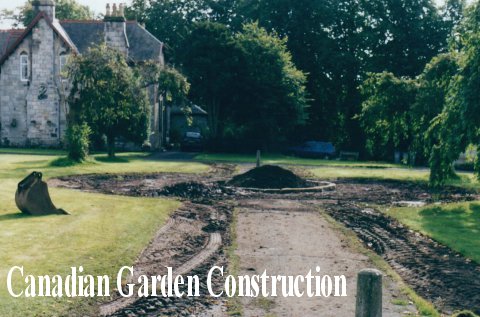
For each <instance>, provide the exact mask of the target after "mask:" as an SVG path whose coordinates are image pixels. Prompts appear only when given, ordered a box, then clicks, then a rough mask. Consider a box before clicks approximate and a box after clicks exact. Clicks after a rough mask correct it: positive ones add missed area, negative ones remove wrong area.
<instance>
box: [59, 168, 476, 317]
mask: <svg viewBox="0 0 480 317" xmlns="http://www.w3.org/2000/svg"><path fill="white" fill-rule="evenodd" d="M233 170H234V169H233V168H232V166H228V167H222V166H220V168H219V167H218V166H217V167H215V168H214V172H213V173H210V174H208V175H200V176H199V175H188V174H174V173H173V174H168V173H166V174H152V175H141V174H138V175H134V174H132V175H123V176H118V175H84V176H75V177H70V178H69V177H63V178H61V179H57V180H54V181H53V183H54V185H56V186H59V187H68V188H77V189H81V190H89V191H97V192H103V193H109V194H120V195H130V196H149V197H157V196H176V197H181V198H183V199H184V200H186V201H190V202H191V203H189V204H190V205H188V206H187V207H185V208H183V209H182V214H181V216H180V217H181V218H193V219H194V218H198V219H200V221H201V224H200V225H201V231H202V232H203V233H202V234H201V235H204V236H207V237H208V234H211V233H212V232H220V234H221V236H222V243H223V245H228V244H229V241H230V237H229V230H227V228H228V224H229V223H230V220H231V213H232V210H233V208H234V201H235V200H241V199H251V198H256V199H268V198H275V197H282V198H283V199H293V200H301V201H303V202H304V203H306V204H310V205H312V206H315V207H319V208H321V209H323V210H324V211H325V212H326V213H327V214H328V215H330V216H331V217H332V218H334V219H335V220H337V221H339V222H341V223H342V224H344V225H345V226H346V227H348V228H350V229H351V230H352V231H354V232H355V233H356V234H357V236H358V237H359V238H360V239H361V240H362V241H363V243H364V244H365V246H366V247H368V248H370V249H372V250H373V251H375V252H376V253H377V254H379V255H380V256H382V257H383V258H384V259H385V260H386V261H387V262H388V263H389V264H390V266H391V267H392V268H393V269H394V270H395V271H396V272H397V273H398V274H399V275H400V276H401V277H402V279H403V280H404V281H405V282H406V283H407V284H408V285H409V286H410V287H412V288H413V289H414V290H415V291H416V292H417V293H418V294H419V295H421V296H422V297H424V298H425V299H427V300H429V301H431V302H433V303H434V304H435V306H436V307H437V308H438V309H439V310H440V311H442V312H443V313H447V314H449V313H451V312H453V311H455V310H460V309H470V310H472V311H474V312H476V313H480V279H479V278H478V276H480V265H479V264H478V263H475V262H473V261H471V260H470V259H467V258H465V257H464V256H462V255H461V254H459V253H457V252H455V251H453V250H451V249H450V248H448V247H446V246H444V245H442V244H440V243H438V242H436V241H434V240H432V239H431V238H429V237H426V236H424V235H422V234H420V233H418V232H414V231H412V230H409V229H408V228H406V227H404V226H403V225H402V224H400V223H399V222H398V221H396V220H395V219H393V218H391V217H389V216H387V215H385V214H383V213H381V212H379V211H378V209H377V207H379V206H393V205H395V204H396V203H398V202H405V201H407V202H422V203H432V202H434V201H435V202H442V203H443V202H456V201H472V200H478V199H479V196H478V195H477V194H476V193H474V192H470V191H467V190H463V189H458V188H453V187H452V188H446V189H444V190H442V191H440V192H432V191H430V190H429V189H428V188H427V187H425V186H422V185H420V184H417V183H409V182H398V181H395V182H393V181H370V180H363V181H359V180H354V179H343V180H338V181H336V185H337V186H336V190H335V191H328V192H316V193H301V192H299V193H288V194H271V193H262V192H252V191H248V190H245V189H232V188H230V187H226V186H225V181H226V180H227V176H230V174H231V173H232V172H233ZM227 202H230V203H227ZM195 206H197V207H195ZM187 209H188V211H187ZM202 210H203V211H202ZM205 210H209V211H208V212H205ZM199 215H201V216H199ZM219 215H221V216H220V217H219ZM174 217H178V216H175V215H174ZM199 239H200V238H199ZM200 240H201V239H200ZM200 240H199V241H200ZM202 243H204V241H203V242H202ZM177 244H178V241H177ZM199 244H201V243H200V242H199ZM178 246H179V248H180V244H178ZM196 247H197V248H200V249H201V247H199V246H196ZM194 248H195V245H193V246H192V250H190V251H188V250H187V251H188V252H190V253H188V252H187V253H188V254H187V255H183V256H182V252H181V251H179V255H177V259H179V260H178V261H173V262H172V263H180V262H182V261H186V260H188V258H189V257H190V258H192V257H194V255H193V254H194V253H195V251H194V250H193V249H194ZM147 249H148V248H147ZM187 249H188V248H187ZM167 259H168V257H167ZM164 262H165V258H162V266H164V265H165V266H166V264H164ZM167 262H168V261H167ZM139 263H141V261H139ZM219 263H223V264H225V265H226V263H227V260H226V258H225V255H224V250H223V248H219V249H218V250H217V251H216V252H214V253H213V254H212V255H211V256H210V257H209V258H208V259H205V260H204V261H203V262H202V263H197V264H198V265H197V266H196V267H195V268H193V269H192V271H191V273H193V274H198V275H199V276H201V275H202V274H203V275H204V274H206V272H207V271H208V268H209V267H210V266H211V265H213V264H215V265H218V264H219ZM201 287H202V290H201V292H202V293H203V294H205V293H206V291H205V289H204V288H205V285H202V286H201ZM220 301H221V300H220ZM215 305H219V302H218V301H212V299H210V298H209V297H208V296H202V297H199V298H193V299H192V298H180V299H171V298H159V297H155V298H146V299H144V298H142V299H139V300H137V301H135V302H133V303H130V304H129V305H127V306H125V307H121V308H120V309H118V310H116V311H115V312H113V313H112V315H114V316H156V315H158V313H161V314H162V315H170V316H185V315H191V314H193V313H195V314H197V315H198V314H199V313H201V312H205V311H207V310H209V309H211V307H212V306H215Z"/></svg>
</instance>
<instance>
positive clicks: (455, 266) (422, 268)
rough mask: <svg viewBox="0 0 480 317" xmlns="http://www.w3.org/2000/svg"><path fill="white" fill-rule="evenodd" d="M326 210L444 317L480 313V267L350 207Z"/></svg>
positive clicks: (396, 225) (377, 216)
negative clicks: (471, 312)
mask: <svg viewBox="0 0 480 317" xmlns="http://www.w3.org/2000/svg"><path fill="white" fill-rule="evenodd" d="M324 210H325V211H326V212H327V213H328V214H329V215H330V216H331V217H333V218H334V219H335V220H337V221H339V222H341V223H343V224H344V225H345V226H346V227H348V228H350V229H351V230H352V231H354V232H355V233H356V234H357V236H358V237H359V238H360V239H361V240H362V241H363V242H364V243H365V244H366V246H368V247H369V248H370V249H372V250H374V251H375V252H376V253H377V254H379V255H380V256H382V257H383V258H384V259H385V260H386V261H387V262H388V263H389V264H390V266H391V267H392V268H393V269H394V270H395V271H396V272H397V273H398V274H399V275H400V276H401V277H402V279H403V280H404V281H405V282H406V283H407V284H408V285H410V287H412V289H414V290H415V292H417V293H418V294H419V295H421V296H422V297H424V298H425V299H427V300H429V301H431V302H432V303H433V304H434V305H435V306H436V307H438V308H439V309H440V310H441V311H442V312H444V313H452V312H453V311H455V310H460V309H469V310H472V311H474V312H475V313H477V314H479V313H480V265H478V264H477V263H475V262H473V261H471V260H468V259H466V258H465V257H464V256H462V255H461V254H459V253H457V252H455V251H453V250H451V249H450V248H448V247H446V246H444V245H442V244H440V243H438V242H436V241H434V240H432V239H431V238H429V237H426V236H424V235H422V234H420V233H418V232H414V231H412V230H409V229H407V228H405V227H404V226H403V225H402V224H400V223H399V222H398V221H397V220H395V219H393V218H391V217H388V216H386V215H385V214H382V213H380V212H378V211H376V210H374V209H371V208H369V209H362V208H361V207H359V206H358V205H356V204H355V203H352V202H345V201H339V202H338V203H337V204H326V205H325V207H324Z"/></svg>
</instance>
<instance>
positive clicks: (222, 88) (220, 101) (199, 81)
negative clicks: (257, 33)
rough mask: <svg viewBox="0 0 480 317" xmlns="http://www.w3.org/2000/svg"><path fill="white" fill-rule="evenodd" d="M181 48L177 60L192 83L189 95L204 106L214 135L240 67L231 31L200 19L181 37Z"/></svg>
mask: <svg viewBox="0 0 480 317" xmlns="http://www.w3.org/2000/svg"><path fill="white" fill-rule="evenodd" d="M181 51H182V54H181V55H180V60H181V61H182V65H183V69H184V71H185V74H186V75H187V76H188V78H189V80H190V82H191V84H192V90H191V91H190V98H191V99H192V100H193V101H194V102H196V103H198V104H201V105H205V106H206V110H207V113H208V119H209V128H210V133H211V137H212V138H213V139H216V138H217V137H218V136H219V130H220V129H221V127H219V124H220V121H221V120H220V118H221V117H222V116H225V111H226V107H227V106H228V105H229V104H231V103H232V102H233V101H232V98H231V97H232V96H233V95H234V94H235V89H236V87H237V84H236V78H238V74H239V72H240V70H239V68H241V67H242V66H241V63H240V60H239V59H240V58H241V57H240V56H239V52H238V51H237V50H236V47H235V41H234V38H233V34H232V32H231V31H230V30H229V29H228V28H227V27H226V26H225V25H223V24H219V23H212V22H200V23H198V24H196V25H195V26H194V28H193V30H192V31H191V32H190V33H189V34H188V35H187V37H186V38H185V41H184V42H183V46H182V50H181Z"/></svg>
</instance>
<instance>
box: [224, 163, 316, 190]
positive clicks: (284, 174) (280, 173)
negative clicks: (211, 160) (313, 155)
mask: <svg viewBox="0 0 480 317" xmlns="http://www.w3.org/2000/svg"><path fill="white" fill-rule="evenodd" d="M227 184H228V185H231V186H236V187H250V188H263V189H269V188H271V189H281V188H303V187H309V183H308V182H307V181H306V180H304V179H303V178H301V177H299V176H297V175H295V174H294V173H293V172H291V171H289V170H287V169H284V168H281V167H280V166H275V165H264V166H261V167H257V168H254V169H252V170H249V171H248V172H246V173H244V174H241V175H237V176H235V177H233V178H232V179H231V180H230V181H229V182H228V183H227Z"/></svg>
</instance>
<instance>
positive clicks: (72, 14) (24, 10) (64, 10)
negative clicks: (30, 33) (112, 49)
mask: <svg viewBox="0 0 480 317" xmlns="http://www.w3.org/2000/svg"><path fill="white" fill-rule="evenodd" d="M34 2H35V0H28V1H27V2H26V3H25V4H24V5H23V6H22V7H20V14H19V15H18V16H17V17H16V18H17V19H18V22H21V23H22V24H23V25H24V26H27V25H29V24H30V22H32V20H33V19H34V18H35V12H34V10H33V5H32V4H33V3H34ZM55 16H56V17H57V19H59V20H88V19H92V18H93V11H92V10H90V8H89V7H88V6H86V5H82V4H80V3H78V2H77V1H76V0H55Z"/></svg>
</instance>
